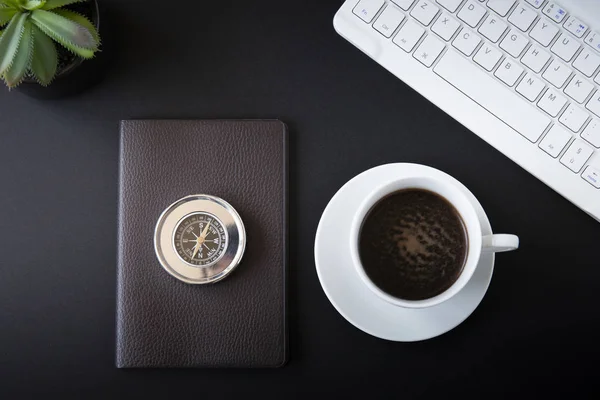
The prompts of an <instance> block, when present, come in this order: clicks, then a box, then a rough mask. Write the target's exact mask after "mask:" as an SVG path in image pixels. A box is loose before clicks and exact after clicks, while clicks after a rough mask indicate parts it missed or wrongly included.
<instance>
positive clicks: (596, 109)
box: [585, 90, 600, 117]
mask: <svg viewBox="0 0 600 400" xmlns="http://www.w3.org/2000/svg"><path fill="white" fill-rule="evenodd" d="M585 108H587V109H588V110H590V111H591V112H593V113H594V114H596V115H597V116H598V117H600V90H596V93H594V95H593V96H592V98H591V99H590V101H588V103H587V105H586V106H585Z"/></svg>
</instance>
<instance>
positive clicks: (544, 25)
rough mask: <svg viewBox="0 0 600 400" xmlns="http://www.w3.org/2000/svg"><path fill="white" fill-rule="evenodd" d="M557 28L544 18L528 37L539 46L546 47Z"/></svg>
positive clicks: (554, 35)
mask: <svg viewBox="0 0 600 400" xmlns="http://www.w3.org/2000/svg"><path fill="white" fill-rule="evenodd" d="M557 33H558V27H557V26H556V25H554V24H553V23H552V22H550V21H548V20H547V19H545V18H541V19H540V20H539V21H538V22H537V24H535V26H534V27H533V29H532V30H531V32H529V36H531V37H532V38H534V39H535V40H536V41H537V42H538V43H539V44H541V45H542V46H544V47H548V46H549V45H550V43H551V42H552V39H554V38H555V37H556V34H557Z"/></svg>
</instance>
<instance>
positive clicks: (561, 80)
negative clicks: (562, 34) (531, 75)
mask: <svg viewBox="0 0 600 400" xmlns="http://www.w3.org/2000/svg"><path fill="white" fill-rule="evenodd" d="M572 73H573V70H572V69H571V68H569V67H567V66H565V65H564V64H563V63H561V62H560V61H558V60H552V62H551V63H550V65H549V66H548V68H546V71H544V74H543V75H542V76H543V77H544V79H545V80H547V81H548V82H550V83H551V84H553V85H554V86H556V87H557V88H561V87H562V86H563V85H564V84H565V82H566V81H567V79H569V77H570V76H571V74H572Z"/></svg>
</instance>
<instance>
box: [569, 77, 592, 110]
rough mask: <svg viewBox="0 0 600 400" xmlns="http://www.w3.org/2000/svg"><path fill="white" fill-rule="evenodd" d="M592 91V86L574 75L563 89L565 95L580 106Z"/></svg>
mask: <svg viewBox="0 0 600 400" xmlns="http://www.w3.org/2000/svg"><path fill="white" fill-rule="evenodd" d="M593 89H594V85H592V84H591V83H589V82H588V81H586V80H585V79H583V77H581V76H580V75H575V76H574V77H573V79H571V82H569V84H568V85H567V87H566V88H565V93H566V94H567V95H569V97H570V98H572V99H573V100H575V101H576V102H578V103H579V104H582V103H583V102H584V101H585V99H587V97H588V96H589V95H590V93H592V90H593Z"/></svg>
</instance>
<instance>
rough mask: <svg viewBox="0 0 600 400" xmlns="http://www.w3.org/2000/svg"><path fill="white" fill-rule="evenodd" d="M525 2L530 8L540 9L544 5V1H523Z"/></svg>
mask: <svg viewBox="0 0 600 400" xmlns="http://www.w3.org/2000/svg"><path fill="white" fill-rule="evenodd" d="M525 1H526V2H528V3H529V4H531V5H532V6H534V7H535V8H540V7H541V6H542V4H543V3H544V1H546V0H525Z"/></svg>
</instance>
